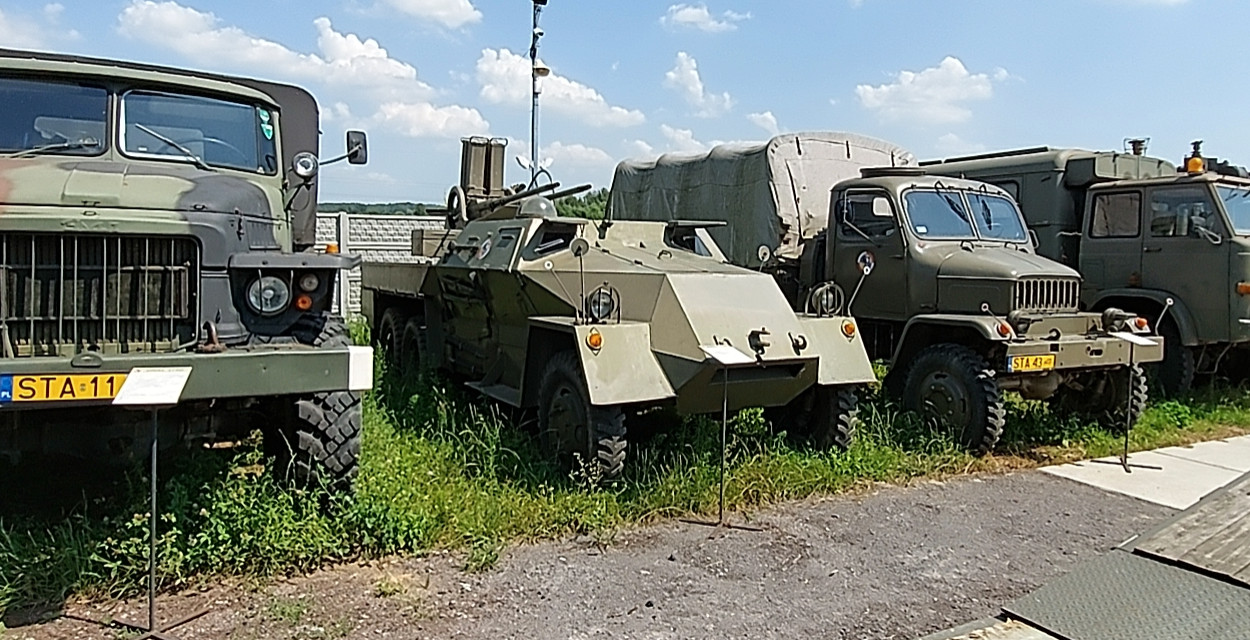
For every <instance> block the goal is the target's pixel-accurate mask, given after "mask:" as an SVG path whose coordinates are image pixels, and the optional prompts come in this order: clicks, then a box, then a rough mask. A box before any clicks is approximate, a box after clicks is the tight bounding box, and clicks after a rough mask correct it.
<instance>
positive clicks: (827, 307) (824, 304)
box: [816, 288, 838, 316]
mask: <svg viewBox="0 0 1250 640" xmlns="http://www.w3.org/2000/svg"><path fill="white" fill-rule="evenodd" d="M816 304H818V305H819V306H820V315H822V316H831V315H833V314H834V313H836V312H837V310H838V296H837V294H835V293H834V292H833V289H832V288H826V289H825V290H823V291H821V292H820V295H819V296H817V298H816Z"/></svg>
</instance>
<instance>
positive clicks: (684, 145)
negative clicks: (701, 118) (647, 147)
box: [660, 124, 709, 153]
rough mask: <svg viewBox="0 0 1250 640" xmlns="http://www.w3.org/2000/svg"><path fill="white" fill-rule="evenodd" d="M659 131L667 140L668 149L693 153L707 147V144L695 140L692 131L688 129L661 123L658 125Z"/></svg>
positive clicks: (704, 149) (705, 149)
mask: <svg viewBox="0 0 1250 640" xmlns="http://www.w3.org/2000/svg"><path fill="white" fill-rule="evenodd" d="M660 133H662V134H664V139H665V140H667V141H668V145H667V146H668V150H669V151H678V152H682V153H694V152H699V151H707V150H708V149H709V147H708V145H706V144H703V143H702V142H699V141H698V140H695V138H694V132H693V131H691V130H690V129H677V128H674V127H670V126H668V125H666V124H662V125H660Z"/></svg>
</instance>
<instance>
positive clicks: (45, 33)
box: [0, 2, 79, 49]
mask: <svg viewBox="0 0 1250 640" xmlns="http://www.w3.org/2000/svg"><path fill="white" fill-rule="evenodd" d="M64 11H65V7H64V6H63V5H60V4H58V3H55V2H54V3H51V4H47V5H44V7H43V11H42V14H41V15H40V16H39V17H38V18H35V17H31V16H27V15H24V14H19V13H5V12H4V11H3V10H0V47H11V48H15V49H46V48H49V47H52V46H53V45H54V44H55V43H56V42H57V41H60V40H75V39H77V38H78V37H79V34H78V32H77V31H75V30H73V29H69V30H66V29H64V28H60V27H57V23H58V22H60V19H61V14H62V13H63V12H64Z"/></svg>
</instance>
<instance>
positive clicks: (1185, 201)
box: [1150, 186, 1218, 238]
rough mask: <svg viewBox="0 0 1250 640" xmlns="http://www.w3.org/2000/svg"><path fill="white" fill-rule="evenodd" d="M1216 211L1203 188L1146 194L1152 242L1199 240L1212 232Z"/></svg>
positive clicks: (1156, 190)
mask: <svg viewBox="0 0 1250 640" xmlns="http://www.w3.org/2000/svg"><path fill="white" fill-rule="evenodd" d="M1216 215H1217V214H1216V208H1215V204H1214V203H1213V202H1212V201H1211V196H1210V193H1209V192H1208V191H1207V190H1206V189H1205V188H1203V187H1198V186H1184V187H1168V188H1166V189H1155V190H1154V191H1153V192H1152V193H1151V194H1150V235H1151V236H1152V237H1155V238H1169V237H1172V238H1175V237H1193V238H1197V237H1201V234H1202V231H1203V230H1205V231H1214V230H1215V229H1216V228H1218V227H1217V225H1216Z"/></svg>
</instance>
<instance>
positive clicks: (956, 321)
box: [890, 313, 1007, 363]
mask: <svg viewBox="0 0 1250 640" xmlns="http://www.w3.org/2000/svg"><path fill="white" fill-rule="evenodd" d="M998 322H999V319H998V318H995V317H991V316H988V315H969V314H950V313H933V314H928V315H922V316H915V317H913V318H911V319H910V320H908V321H907V324H906V325H904V326H903V333H902V335H900V336H899V339H898V345H897V346H896V347H895V348H894V357H893V358H891V359H890V362H892V363H893V362H898V361H899V358H901V357H903V356H904V355H905V353H904V352H905V350H906V349H907V346H908V345H907V341H908V339H909V338H910V337H911V334H912V331H913V330H914V329H916V328H917V327H926V326H945V327H958V328H962V329H968V330H971V331H974V332H975V333H976V334H977V335H979V336H980V337H981V338H982V339H984V340H986V341H988V342H1006V341H1007V338H1004V337H1002V336H1000V335H998V331H997V327H998Z"/></svg>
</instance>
